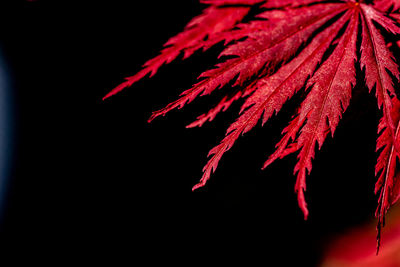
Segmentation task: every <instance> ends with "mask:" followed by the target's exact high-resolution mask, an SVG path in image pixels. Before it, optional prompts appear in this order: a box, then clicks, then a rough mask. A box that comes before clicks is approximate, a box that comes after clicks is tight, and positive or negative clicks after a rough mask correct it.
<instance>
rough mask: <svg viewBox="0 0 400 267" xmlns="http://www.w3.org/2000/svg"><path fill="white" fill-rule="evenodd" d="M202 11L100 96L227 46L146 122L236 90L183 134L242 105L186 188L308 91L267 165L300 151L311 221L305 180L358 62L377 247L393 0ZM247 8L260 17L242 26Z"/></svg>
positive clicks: (394, 192)
mask: <svg viewBox="0 0 400 267" xmlns="http://www.w3.org/2000/svg"><path fill="white" fill-rule="evenodd" d="M201 2H202V3H204V4H208V5H209V6H208V7H207V8H206V9H205V10H204V12H203V14H201V15H200V16H198V17H196V18H194V19H193V20H192V21H190V22H189V24H188V25H187V26H186V28H185V30H184V31H183V32H182V33H180V34H178V35H177V36H175V37H172V38H171V39H170V40H169V41H168V42H167V43H166V44H165V48H164V49H163V50H162V51H161V54H160V55H158V56H157V57H155V58H153V59H151V60H149V61H147V62H146V63H145V64H144V66H143V69H142V70H141V71H140V72H139V73H137V74H136V75H134V76H132V77H129V78H127V79H126V81H125V82H124V83H122V84H121V85H119V86H118V87H116V88H115V89H113V90H112V91H111V92H110V93H109V94H107V95H106V96H105V98H107V97H110V96H112V95H114V94H116V93H118V92H119V91H121V90H122V89H124V88H126V87H129V86H131V85H132V84H133V83H135V82H137V81H138V80H140V79H142V78H143V77H145V76H146V75H148V74H150V76H152V75H154V74H155V73H156V72H157V71H158V69H159V68H160V67H161V66H162V65H163V64H166V63H170V62H171V61H173V60H174V59H176V58H177V57H178V56H179V55H180V54H181V53H183V57H184V58H187V57H189V56H191V55H192V54H193V53H194V52H195V51H197V50H199V49H203V50H206V49H208V48H210V47H212V46H213V45H215V44H217V43H220V42H224V44H225V46H226V48H225V49H224V50H223V51H222V53H221V54H220V57H223V56H224V57H226V59H225V60H223V61H222V62H221V63H219V64H217V65H216V66H215V67H214V68H213V69H210V70H208V71H205V72H204V73H202V74H201V75H200V77H199V79H200V80H199V82H197V83H196V84H195V85H193V87H192V88H190V89H188V90H186V91H184V92H183V93H182V94H181V96H180V98H179V99H177V100H176V101H174V102H172V103H170V104H168V105H167V106H166V107H165V108H163V109H161V110H159V111H156V112H154V113H153V115H152V116H151V118H150V119H149V121H151V120H153V119H154V118H156V117H158V116H160V115H165V114H166V113H167V112H169V111H171V110H172V109H175V108H181V107H183V106H184V105H185V104H187V103H189V102H192V101H193V100H194V99H195V98H197V97H198V96H204V95H208V94H210V93H212V92H213V91H215V90H217V89H219V88H221V87H224V86H226V85H228V83H231V82H233V86H236V87H239V88H240V89H239V90H237V91H236V93H234V94H229V95H226V96H225V97H223V99H222V100H221V101H220V102H219V103H218V104H217V105H216V106H215V107H213V108H212V109H211V110H210V111H209V112H207V113H205V114H203V115H201V116H199V117H198V118H197V120H196V121H194V122H193V123H191V124H190V125H188V127H196V126H202V125H203V124H204V123H205V122H207V121H212V120H213V119H214V118H215V116H216V115H217V114H218V113H220V112H221V111H225V110H227V109H228V108H229V107H230V106H231V104H232V103H233V102H234V101H237V100H240V99H245V101H244V103H243V105H242V108H241V111H240V114H239V117H238V118H237V119H236V121H235V122H233V123H232V124H231V126H230V127H229V128H228V130H227V133H226V136H225V138H224V139H223V140H222V141H221V142H220V144H218V145H217V146H215V147H214V148H213V149H212V150H211V151H210V152H209V157H210V159H209V161H208V163H207V164H206V166H205V167H204V169H203V177H202V178H201V180H200V182H199V183H198V184H197V185H195V186H194V187H193V189H196V188H199V187H201V186H204V185H205V183H206V182H207V180H208V179H209V178H210V176H211V173H212V172H213V171H214V170H215V169H216V168H217V165H218V162H219V161H220V159H221V157H222V155H223V154H224V153H225V152H226V151H228V150H229V149H230V148H231V147H232V146H233V144H234V143H235V142H236V140H237V139H238V138H239V136H241V135H243V134H244V133H247V132H248V131H250V130H251V129H252V128H253V127H254V126H255V125H256V124H257V123H258V122H259V121H261V122H262V124H265V123H266V122H267V121H268V120H269V118H271V116H272V115H273V114H274V113H275V114H276V113H278V112H279V111H280V110H281V108H282V106H283V104H284V103H285V102H287V101H288V99H290V98H291V97H292V96H293V95H294V94H296V93H298V92H299V91H301V90H304V91H305V92H306V96H305V98H304V99H303V101H302V103H301V105H300V106H299V107H298V109H297V111H296V113H295V114H294V115H293V118H292V120H291V122H290V123H289V125H288V126H287V127H286V128H285V129H284V130H283V133H282V134H283V137H282V139H281V141H280V142H279V143H278V144H277V145H276V151H275V152H274V153H273V154H272V155H270V157H269V158H268V160H267V161H266V162H265V164H264V168H265V167H267V166H268V165H269V164H271V163H272V162H274V161H275V160H276V159H278V158H283V157H285V156H286V155H288V154H291V153H294V152H297V153H298V161H297V164H296V165H295V167H294V173H295V174H296V175H297V181H296V185H295V191H296V192H297V198H298V203H299V206H300V208H301V210H302V211H303V213H304V218H305V219H306V218H307V216H308V209H307V204H306V201H305V197H304V191H305V190H306V175H307V174H309V173H310V171H311V168H312V160H313V158H314V154H315V148H316V145H317V144H318V148H320V147H321V146H322V144H323V143H324V141H325V139H326V136H327V135H328V134H329V133H331V134H332V136H333V134H334V132H335V129H336V127H337V126H338V123H339V120H340V119H341V117H342V114H343V112H344V111H345V110H346V109H347V107H348V105H349V102H350V98H351V93H352V89H353V88H354V86H355V84H356V81H357V79H356V67H357V65H359V66H360V68H361V69H362V70H363V72H364V73H365V85H366V87H367V88H368V89H369V91H370V92H371V91H375V96H376V99H377V105H378V107H379V109H380V110H381V112H382V118H381V120H380V123H379V126H378V133H379V137H378V140H377V145H376V149H377V151H379V152H380V154H379V157H378V160H377V164H376V168H375V169H376V175H377V176H378V181H377V183H376V188H375V191H376V193H377V194H378V193H379V201H378V207H377V210H376V216H377V218H378V226H377V229H378V237H377V239H378V242H377V247H378V250H379V245H380V233H381V228H382V226H383V225H384V217H385V214H386V213H387V211H388V209H389V208H390V207H391V206H392V205H393V204H395V202H396V201H397V200H398V199H399V197H400V178H399V170H398V168H397V166H396V164H397V160H398V158H399V155H400V154H399V153H400V142H399V141H400V134H399V129H400V101H399V99H398V97H397V95H396V90H395V88H394V83H398V79H399V76H400V72H399V66H398V64H397V63H396V61H395V59H394V57H393V54H392V51H391V47H393V46H397V45H398V44H397V43H396V42H388V41H387V40H388V39H387V38H385V36H386V35H387V36H392V37H393V38H391V39H390V40H396V36H397V35H399V34H400V27H399V23H400V13H399V12H398V9H399V8H400V2H399V1H397V0H376V1H375V2H374V3H364V2H363V1H360V2H357V1H352V0H348V1H323V0H268V1H265V0H202V1H201ZM250 10H256V11H257V15H255V16H251V18H250V20H248V19H247V18H248V16H249V12H250Z"/></svg>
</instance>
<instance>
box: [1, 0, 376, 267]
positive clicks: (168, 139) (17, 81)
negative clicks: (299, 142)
mask: <svg viewBox="0 0 400 267" xmlns="http://www.w3.org/2000/svg"><path fill="white" fill-rule="evenodd" d="M83 2H85V3H83ZM2 5H3V4H2ZM202 8H203V6H202V5H200V4H198V3H197V1H195V0H190V1H141V2H139V1H109V2H108V3H100V2H89V1H76V2H73V1H36V2H24V1H20V2H18V1H14V2H13V4H9V5H5V4H4V5H3V6H2V7H1V10H0V13H1V15H0V20H1V26H0V27H1V34H0V35H1V40H0V41H1V46H2V49H3V50H4V51H5V54H6V60H7V62H9V66H10V69H11V73H12V78H13V85H14V87H13V88H14V89H15V94H14V95H15V102H16V103H15V114H14V115H15V116H14V117H15V119H14V120H15V125H16V136H15V140H16V144H15V153H14V164H13V166H12V177H11V180H10V181H11V183H10V187H9V190H8V191H9V193H8V196H7V199H8V201H7V209H6V213H5V218H4V221H3V222H2V227H1V233H2V236H3V238H2V241H4V243H6V244H7V246H8V247H9V248H11V249H17V250H18V251H21V249H26V250H27V251H38V252H39V251H40V252H41V253H35V256H36V257H39V258H42V257H43V259H46V258H47V257H49V255H52V256H54V255H57V257H58V259H60V260H61V261H62V260H64V259H65V260H66V259H75V258H77V257H78V256H83V255H86V258H87V259H90V260H99V259H100V260H102V261H103V260H104V259H105V258H108V259H111V260H120V261H126V262H127V263H129V264H134V263H136V262H137V261H139V260H141V259H145V260H147V261H148V262H149V263H150V262H153V261H159V262H161V263H167V262H172V263H177V262H183V263H186V264H188V265H191V264H192V263H193V262H205V263H210V262H216V261H220V262H226V261H237V260H245V261H246V262H248V261H250V260H257V261H260V262H261V263H262V264H264V265H267V266H284V265H291V264H294V263H298V264H299V265H302V266H314V265H316V264H318V262H319V261H320V260H321V258H322V257H323V251H324V250H325V249H326V248H327V246H328V245H329V244H330V242H331V240H332V239H333V238H334V237H335V235H336V234H339V233H341V232H343V231H344V230H345V229H348V228H349V227H352V226H355V225H358V224H360V223H363V222H366V221H371V220H373V219H374V218H373V212H374V210H375V205H376V197H375V196H374V194H373V185H374V181H375V177H374V164H375V160H376V155H375V153H374V150H375V140H376V136H377V134H376V125H377V123H378V117H379V116H378V115H377V113H378V111H377V108H376V103H375V100H374V96H373V95H372V94H371V95H370V94H368V90H367V89H366V88H365V87H363V86H358V87H356V88H355V91H356V93H355V94H354V96H353V99H352V102H351V106H350V108H349V109H348V110H347V111H346V113H345V115H344V117H343V120H342V122H341V124H340V125H339V127H338V129H337V132H336V133H335V139H334V140H332V138H331V137H328V138H327V141H326V143H325V144H324V146H323V148H322V150H321V151H319V152H317V153H316V156H317V157H316V159H315V160H314V161H313V171H312V174H311V175H310V176H308V180H307V182H308V188H307V192H306V198H307V200H308V204H309V210H310V217H309V219H308V221H304V220H303V216H302V214H301V211H300V209H299V208H298V206H297V200H296V195H295V194H294V182H295V176H293V168H294V165H295V161H296V156H295V155H294V156H289V157H287V158H286V159H283V160H280V161H277V162H276V163H274V164H273V165H271V166H270V167H269V168H268V169H266V170H264V171H261V169H260V168H261V166H262V164H263V162H264V161H265V160H266V158H267V156H268V155H269V154H270V153H272V152H273V148H274V145H275V143H276V142H278V141H279V138H280V131H281V130H282V128H283V127H284V126H285V125H286V123H287V122H288V120H289V119H290V111H293V109H294V107H295V106H296V104H297V103H298V102H296V100H298V99H293V101H290V102H289V103H288V105H286V106H285V108H284V110H283V112H282V114H280V115H279V116H277V117H274V118H273V119H271V122H270V123H269V124H268V125H267V126H265V127H263V128H261V127H260V126H258V127H256V129H254V130H253V131H251V132H250V133H248V134H246V135H245V136H244V137H242V138H241V139H240V140H239V141H238V142H237V144H236V146H234V147H233V148H232V149H231V150H230V151H229V152H228V153H226V155H225V156H224V158H223V159H222V161H221V162H220V164H219V168H218V170H217V171H216V173H215V175H213V176H212V178H211V180H210V181H209V183H208V184H207V185H206V187H204V188H202V189H200V190H198V191H196V192H192V191H191V187H192V186H193V185H194V184H195V183H196V182H197V181H198V179H199V178H200V177H201V170H202V167H203V165H204V164H205V163H206V160H207V158H206V155H207V153H208V151H209V150H210V149H211V148H212V147H213V146H214V145H216V144H217V143H218V142H219V141H220V140H221V139H222V138H223V136H224V133H225V129H226V127H227V126H228V125H229V124H230V123H231V122H232V121H233V120H234V119H235V117H236V115H237V113H238V109H239V107H240V105H239V104H236V105H234V106H233V107H232V109H230V111H229V112H226V113H224V114H221V115H219V116H218V117H217V119H216V120H215V121H214V122H213V123H209V124H206V125H205V126H204V127H202V128H199V129H186V128H185V125H187V124H189V123H190V122H192V121H193V120H194V119H195V118H196V117H197V116H198V115H200V114H201V113H202V112H205V111H207V110H208V109H209V108H210V107H211V106H212V105H213V104H214V103H216V102H217V101H218V99H219V97H221V96H222V95H223V94H224V90H225V92H226V91H228V90H229V88H225V89H223V90H220V91H219V92H217V93H216V94H215V96H214V97H212V96H211V97H204V98H202V99H199V100H197V101H195V102H194V103H193V104H191V105H190V106H187V107H185V108H184V109H182V110H180V111H173V112H171V113H170V114H168V116H167V117H166V118H160V119H157V120H155V121H154V122H152V123H151V124H148V123H147V119H148V117H149V116H150V114H151V112H152V111H154V110H157V109H159V108H161V107H163V106H165V105H166V104H167V103H169V102H171V101H173V100H175V99H176V97H177V96H178V94H179V93H180V92H181V91H182V90H183V89H187V88H189V87H190V86H191V85H192V84H193V83H194V82H195V79H196V77H197V76H198V75H199V74H200V73H201V71H203V70H206V69H207V68H209V67H211V66H212V65H213V64H215V63H216V62H217V61H216V56H217V55H218V52H219V51H220V50H221V48H222V46H217V47H216V48H215V49H211V50H210V51H208V52H206V53H205V54H201V53H196V54H195V55H194V56H193V57H192V58H190V59H188V60H185V61H176V62H174V63H172V64H170V65H168V66H167V67H162V68H161V69H160V71H159V73H158V74H157V75H156V76H155V77H154V78H152V79H148V78H145V79H143V81H140V82H138V83H137V84H135V85H134V86H133V87H132V88H129V89H126V90H125V91H123V92H122V93H120V94H118V95H117V96H115V97H112V98H111V99H108V100H106V101H104V102H103V101H102V100H101V98H102V97H103V96H104V95H105V94H106V93H107V92H108V91H109V90H110V89H111V88H113V87H114V86H116V85H117V84H118V83H120V82H122V81H123V78H124V77H126V76H129V75H132V74H134V73H135V72H136V71H138V70H140V66H141V64H143V63H144V62H145V61H146V60H147V59H149V58H151V57H153V56H155V55H157V53H158V51H159V50H160V49H161V47H162V45H163V43H164V42H165V41H166V40H167V39H168V38H169V37H171V36H173V35H175V34H177V33H178V32H180V31H181V30H182V29H183V27H184V25H185V24H186V23H187V22H188V21H189V20H190V19H191V18H192V17H193V16H195V15H197V14H199V13H200V12H201V10H202ZM359 84H362V79H359ZM371 242H374V240H371ZM277 261H278V262H280V264H279V265H276V264H272V262H277ZM246 265H250V266H252V265H253V264H250V263H248V264H246Z"/></svg>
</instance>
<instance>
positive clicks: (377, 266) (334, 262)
mask: <svg viewBox="0 0 400 267" xmlns="http://www.w3.org/2000/svg"><path fill="white" fill-rule="evenodd" d="M387 217H388V220H387V222H388V224H387V225H386V226H385V232H384V234H383V237H382V239H383V242H384V243H385V245H384V246H382V247H381V249H380V251H379V255H376V243H375V242H374V236H375V227H374V225H373V223H371V224H368V225H366V226H362V227H360V228H356V229H352V230H350V231H349V232H347V233H345V234H344V235H343V236H342V237H339V238H338V239H337V240H336V241H334V242H333V244H332V245H331V246H330V247H329V249H328V251H327V252H326V254H325V258H324V260H323V263H322V264H321V267H339V266H340V267H399V266H400V207H396V208H395V209H393V210H392V211H391V212H390V214H388V216H387Z"/></svg>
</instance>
